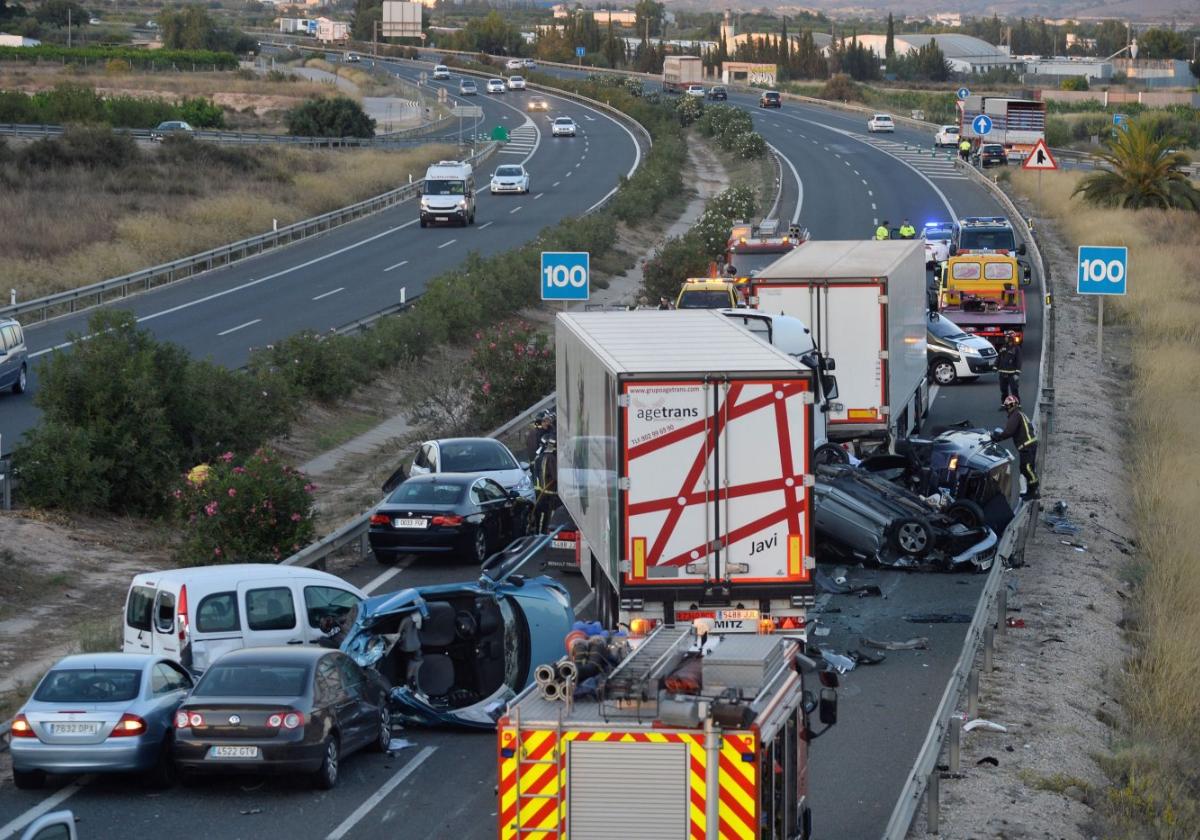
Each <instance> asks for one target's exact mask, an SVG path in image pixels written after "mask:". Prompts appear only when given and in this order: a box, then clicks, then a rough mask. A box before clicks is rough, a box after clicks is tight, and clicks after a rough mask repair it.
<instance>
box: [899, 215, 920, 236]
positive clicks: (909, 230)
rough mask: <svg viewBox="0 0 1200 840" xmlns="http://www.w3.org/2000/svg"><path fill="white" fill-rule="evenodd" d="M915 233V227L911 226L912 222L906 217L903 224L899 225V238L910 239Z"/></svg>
mask: <svg viewBox="0 0 1200 840" xmlns="http://www.w3.org/2000/svg"><path fill="white" fill-rule="evenodd" d="M916 235H917V229H916V228H915V227H913V226H912V222H910V221H909V220H908V219H905V220H904V224H902V225H900V238H901V239H912V238H913V237H915V236H916Z"/></svg>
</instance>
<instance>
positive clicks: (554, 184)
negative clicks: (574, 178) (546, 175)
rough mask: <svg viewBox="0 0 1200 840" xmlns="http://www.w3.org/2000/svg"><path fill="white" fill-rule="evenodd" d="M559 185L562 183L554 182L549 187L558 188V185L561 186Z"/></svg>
mask: <svg viewBox="0 0 1200 840" xmlns="http://www.w3.org/2000/svg"><path fill="white" fill-rule="evenodd" d="M561 183H562V181H555V182H554V183H553V184H551V185H550V186H552V187H557V186H558V185H559V184H561Z"/></svg>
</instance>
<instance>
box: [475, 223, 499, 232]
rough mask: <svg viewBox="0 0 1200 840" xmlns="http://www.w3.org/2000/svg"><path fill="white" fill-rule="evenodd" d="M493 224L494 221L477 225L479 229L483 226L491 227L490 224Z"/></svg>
mask: <svg viewBox="0 0 1200 840" xmlns="http://www.w3.org/2000/svg"><path fill="white" fill-rule="evenodd" d="M494 224H496V223H495V222H484V223H483V224H481V225H480V226H479V229H480V230H483V229H484V228H489V227H491V226H492V225H494Z"/></svg>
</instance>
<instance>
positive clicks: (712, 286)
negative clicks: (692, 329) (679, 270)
mask: <svg viewBox="0 0 1200 840" xmlns="http://www.w3.org/2000/svg"><path fill="white" fill-rule="evenodd" d="M738 302H739V301H738V293H737V283H735V282H734V281H733V280H722V279H719V278H716V277H689V278H688V279H687V280H685V281H683V285H682V286H680V287H679V294H678V295H677V296H676V298H675V308H676V309H727V308H730V307H734V306H737V305H738Z"/></svg>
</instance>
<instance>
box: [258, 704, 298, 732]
mask: <svg viewBox="0 0 1200 840" xmlns="http://www.w3.org/2000/svg"><path fill="white" fill-rule="evenodd" d="M303 725H304V715H303V714H301V713H300V712H297V711H295V710H293V709H288V710H287V711H283V712H276V713H275V714H273V715H271V716H270V717H269V718H267V726H269V727H270V728H271V729H296V728H298V727H301V726H303Z"/></svg>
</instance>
